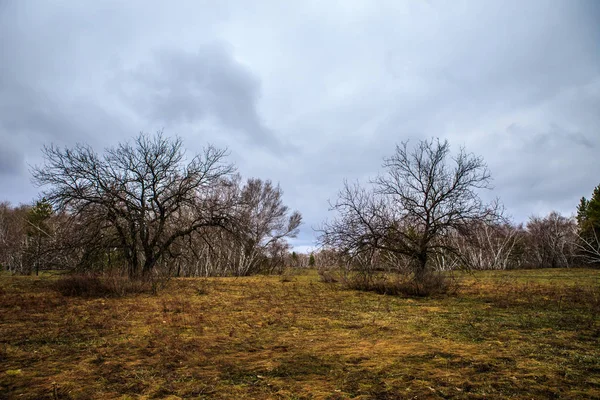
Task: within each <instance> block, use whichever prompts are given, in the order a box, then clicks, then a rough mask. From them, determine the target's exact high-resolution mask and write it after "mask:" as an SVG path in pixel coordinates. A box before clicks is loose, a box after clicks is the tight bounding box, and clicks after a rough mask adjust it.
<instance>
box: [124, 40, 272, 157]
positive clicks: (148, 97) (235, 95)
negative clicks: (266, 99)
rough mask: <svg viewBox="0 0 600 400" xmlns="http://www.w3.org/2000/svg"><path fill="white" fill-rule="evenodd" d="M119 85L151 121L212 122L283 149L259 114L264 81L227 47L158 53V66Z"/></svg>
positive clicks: (145, 68) (253, 141) (140, 68)
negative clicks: (240, 61) (261, 84)
mask: <svg viewBox="0 0 600 400" xmlns="http://www.w3.org/2000/svg"><path fill="white" fill-rule="evenodd" d="M117 84H118V85H119V86H120V87H122V88H125V90H124V93H123V94H124V96H125V97H126V98H127V99H128V101H130V102H132V104H133V107H134V108H135V109H136V110H137V111H138V112H139V113H140V114H142V115H143V116H144V117H145V118H147V119H148V120H154V121H157V122H158V123H160V124H163V125H174V124H175V125H176V124H181V123H184V124H190V123H197V122H200V121H203V120H206V119H211V118H212V119H214V120H216V122H217V123H218V124H219V125H221V126H223V127H225V128H226V129H227V130H229V131H231V132H232V133H234V134H237V135H239V136H240V137H243V138H245V140H246V143H249V144H253V145H256V144H258V145H263V146H265V147H267V148H269V149H271V150H281V149H282V144H281V143H280V140H279V139H278V138H277V137H276V136H275V134H274V133H273V132H272V131H271V130H270V129H269V128H267V127H266V126H265V125H264V123H263V121H262V120H261V116H260V115H259V112H258V110H257V107H258V102H259V99H260V82H259V80H258V79H257V78H256V77H255V76H254V75H253V74H252V73H251V72H250V71H249V70H248V69H247V68H246V67H244V66H243V65H242V64H240V63H239V62H237V61H236V60H235V59H234V58H233V55H232V53H231V51H230V50H229V49H228V48H227V47H226V46H225V45H223V44H212V45H205V46H202V47H201V48H200V49H198V50H197V51H195V52H193V53H192V52H184V51H179V50H173V49H166V50H161V51H158V52H157V53H156V56H155V58H154V60H153V62H152V63H149V64H142V65H140V66H138V67H137V68H135V69H134V70H133V71H129V72H126V73H124V74H123V75H122V76H120V77H119V80H118V81H117Z"/></svg>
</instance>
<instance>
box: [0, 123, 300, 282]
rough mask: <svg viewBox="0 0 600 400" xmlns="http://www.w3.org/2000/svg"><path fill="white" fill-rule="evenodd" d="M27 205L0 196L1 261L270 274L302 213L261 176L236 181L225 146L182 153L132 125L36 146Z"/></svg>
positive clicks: (21, 267)
mask: <svg viewBox="0 0 600 400" xmlns="http://www.w3.org/2000/svg"><path fill="white" fill-rule="evenodd" d="M43 152H44V156H45V163H44V164H43V165H41V166H39V167H35V168H34V169H33V171H32V173H33V177H34V180H35V182H36V183H37V184H39V185H40V186H44V188H45V189H46V190H45V191H44V192H43V194H44V196H45V197H44V198H43V199H42V200H40V201H38V202H37V203H36V204H35V205H33V206H19V207H10V206H9V205H8V204H6V203H3V204H1V205H0V265H2V267H3V268H4V269H7V270H9V271H11V272H13V273H24V274H28V273H32V272H36V273H37V272H38V271H40V270H48V269H67V270H72V271H86V272H89V271H92V272H107V271H115V270H116V271H123V272H126V273H127V274H128V275H129V276H130V277H132V278H133V277H150V276H174V275H175V276H214V275H249V274H254V273H272V272H274V271H277V270H281V269H282V268H283V267H284V265H286V264H287V263H289V262H296V263H299V262H301V261H300V260H299V259H298V257H297V256H296V258H295V259H293V260H288V259H290V258H291V255H290V253H289V250H290V246H289V244H288V242H287V239H288V238H291V237H295V236H296V235H297V233H298V227H299V226H300V224H301V222H302V217H301V215H300V213H299V212H297V211H294V212H292V211H291V210H289V208H288V207H287V206H286V205H284V204H283V198H282V196H283V192H282V190H281V188H280V187H279V186H278V185H274V184H273V183H272V182H271V181H269V180H262V179H256V178H252V179H248V180H246V181H242V179H241V177H240V175H239V174H238V173H237V172H236V170H235V168H234V166H233V165H231V164H229V163H227V162H226V156H227V154H226V151H224V150H221V149H216V148H214V147H211V146H209V147H207V148H206V149H205V150H204V152H203V153H202V154H198V155H196V156H194V157H192V158H191V159H189V160H188V159H186V157H185V152H184V150H183V146H182V141H181V140H180V139H169V138H166V137H165V136H163V135H162V133H158V134H157V135H155V136H148V135H145V134H140V135H139V136H138V137H137V138H136V139H135V140H134V142H133V143H122V144H120V145H118V146H117V147H115V148H110V149H107V150H106V151H105V152H104V153H103V154H98V153H96V152H95V151H94V150H93V149H91V148H90V147H88V146H84V145H78V146H76V147H75V148H71V149H69V148H65V149H62V148H57V147H54V146H50V147H45V148H44V149H43Z"/></svg>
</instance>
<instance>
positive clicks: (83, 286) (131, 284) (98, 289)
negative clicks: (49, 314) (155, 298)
mask: <svg viewBox="0 0 600 400" xmlns="http://www.w3.org/2000/svg"><path fill="white" fill-rule="evenodd" d="M54 289H55V290H57V291H58V292H59V293H61V294H62V295H63V296H75V297H122V296H126V295H130V294H138V293H143V292H149V291H151V290H152V285H151V283H150V282H148V281H143V280H138V279H129V278H127V277H124V276H121V275H98V274H74V275H67V276H65V277H62V278H60V279H58V280H57V281H55V282H54Z"/></svg>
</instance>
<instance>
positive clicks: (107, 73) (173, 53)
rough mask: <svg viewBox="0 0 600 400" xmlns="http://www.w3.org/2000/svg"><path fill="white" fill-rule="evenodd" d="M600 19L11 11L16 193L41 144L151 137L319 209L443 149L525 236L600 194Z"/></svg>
mask: <svg viewBox="0 0 600 400" xmlns="http://www.w3.org/2000/svg"><path fill="white" fill-rule="evenodd" d="M599 19H600V6H599V5H598V2H596V1H593V0H590V1H579V2H569V1H559V0H550V1H548V0H539V1H536V0H532V1H527V2H522V1H516V0H515V1H493V0H491V1H486V2H480V1H457V2H452V3H448V2H442V1H437V0H433V1H428V2H398V1H392V0H390V1H385V0H384V1H378V2H371V1H367V0H364V1H362V0H352V1H347V2H343V3H342V4H338V5H334V4H333V3H323V2H318V1H307V2H280V1H276V0H264V1H258V2H253V3H252V6H249V5H248V4H246V3H244V2H240V1H235V0H229V1H223V2H218V3H215V2H209V1H206V2H202V1H183V0H182V1H181V2H177V3H176V5H172V4H168V3H165V2H158V1H156V2H153V1H137V0H132V1H128V2H126V3H123V2H119V1H116V0H115V1H112V0H109V1H106V2H96V3H89V2H77V1H72V2H60V3H55V4H52V3H40V2H34V1H25V0H23V1H18V2H16V1H15V2H0V49H2V60H3V62H2V63H0V143H3V144H5V145H1V146H0V171H2V172H0V187H3V188H4V187H6V188H8V189H7V191H2V193H3V194H4V197H5V198H0V200H3V199H7V200H11V201H13V202H20V201H29V200H30V199H31V198H32V197H33V196H34V195H35V192H36V189H35V188H32V187H31V185H30V184H29V182H28V179H27V173H26V169H25V168H24V167H23V166H24V165H25V163H30V164H31V163H36V162H38V161H39V156H40V152H39V149H40V147H41V145H42V144H44V143H49V142H55V143H59V144H64V145H71V144H74V143H75V142H77V141H84V142H88V143H90V144H92V145H93V146H95V147H97V148H98V149H101V148H102V147H103V146H107V145H111V144H115V143H116V142H118V141H119V140H123V139H124V138H127V137H131V136H133V135H135V134H136V133H137V132H138V131H140V130H144V131H155V130H158V129H163V128H164V131H165V132H166V133H167V134H179V135H181V136H182V137H183V138H184V139H185V141H186V145H187V147H188V148H189V150H190V151H197V150H199V149H200V148H201V147H202V146H203V145H204V144H206V143H207V142H212V143H214V144H216V145H219V146H226V147H228V148H229V149H230V150H231V158H232V161H234V162H236V163H237V164H238V166H239V169H240V171H241V172H242V173H243V174H244V175H245V176H258V177H263V178H270V179H272V180H274V181H279V182H280V183H281V186H282V188H283V189H284V191H285V201H286V202H287V203H288V204H289V205H290V206H291V207H292V208H297V209H299V210H300V211H302V212H303V214H304V216H305V221H306V223H305V225H304V226H303V228H302V231H301V235H300V237H299V239H298V240H297V241H296V242H295V244H296V245H297V246H312V245H313V238H314V236H313V233H312V231H311V229H310V228H311V226H316V225H318V224H319V223H320V221H322V220H323V219H324V218H325V217H326V216H327V199H328V198H332V197H333V196H335V194H336V192H337V190H338V188H339V187H340V186H341V184H342V181H343V179H344V178H348V179H350V180H353V179H359V180H362V181H365V180H366V179H368V178H369V177H371V176H374V175H376V174H377V172H378V170H379V169H380V165H381V159H382V157H384V156H388V155H390V154H391V153H392V152H393V149H394V145H395V144H396V143H399V142H401V141H403V140H406V139H412V140H413V141H414V140H416V139H419V138H429V137H432V136H437V137H442V138H447V139H449V141H450V143H451V145H452V146H453V148H454V149H457V148H458V147H459V146H463V145H464V146H466V148H467V149H468V150H469V151H472V152H474V153H476V154H480V155H482V156H483V157H484V159H485V160H486V161H487V162H488V164H489V166H490V168H491V170H492V173H493V176H494V178H495V180H494V184H495V190H494V191H493V192H490V193H486V196H490V197H495V196H499V197H500V198H501V199H502V200H503V201H504V203H505V205H506V207H507V209H508V211H509V212H510V213H512V214H513V216H514V218H515V220H517V221H523V220H525V219H526V218H527V217H528V216H529V215H531V214H543V213H545V212H548V211H550V210H553V209H556V210H558V211H560V212H563V213H567V214H568V213H571V212H574V210H575V206H576V204H577V200H578V198H579V197H581V196H582V195H586V196H589V194H590V193H591V191H592V189H593V187H595V186H596V185H597V184H598V183H600V182H598V176H600V165H599V164H598V162H597V152H598V148H600V114H599V113H598V110H599V109H600V52H598V48H597V45H598V43H600V27H599V26H598V23H597V22H598V20H599Z"/></svg>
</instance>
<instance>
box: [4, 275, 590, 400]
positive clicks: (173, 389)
mask: <svg viewBox="0 0 600 400" xmlns="http://www.w3.org/2000/svg"><path fill="white" fill-rule="evenodd" d="M55 279H56V278H53V277H40V278H35V277H12V276H0V398H18V399H42V398H49V399H63V398H65V399H67V398H72V399H91V398H96V399H109V398H121V399H137V398H173V399H175V398H216V399H233V398H246V399H270V398H273V399H346V398H360V399H396V398H400V399H401V398H507V397H514V398H597V399H600V317H599V316H600V271H598V270H584V269H577V270H575V269H573V270H531V271H510V272H485V273H476V274H474V275H464V276H463V277H462V278H461V281H460V282H461V290H460V292H459V293H458V294H457V295H453V296H442V297H436V298H425V299H423V298H416V299H410V298H402V297H392V296H385V295H379V294H375V293H363V292H354V291H348V290H342V289H341V288H340V287H339V286H337V285H336V284H324V283H320V282H319V279H318V276H317V274H316V273H315V272H314V271H307V272H304V273H302V274H299V275H292V276H288V278H287V279H282V278H280V277H250V278H214V279H206V280H203V279H178V280H173V281H171V283H170V286H169V287H168V288H167V289H166V290H163V291H162V292H160V293H159V294H158V295H156V296H153V295H149V294H141V295H132V296H128V297H124V298H81V297H64V296H63V295H61V294H60V293H58V292H57V291H55V290H54V289H53V281H54V280H55Z"/></svg>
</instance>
